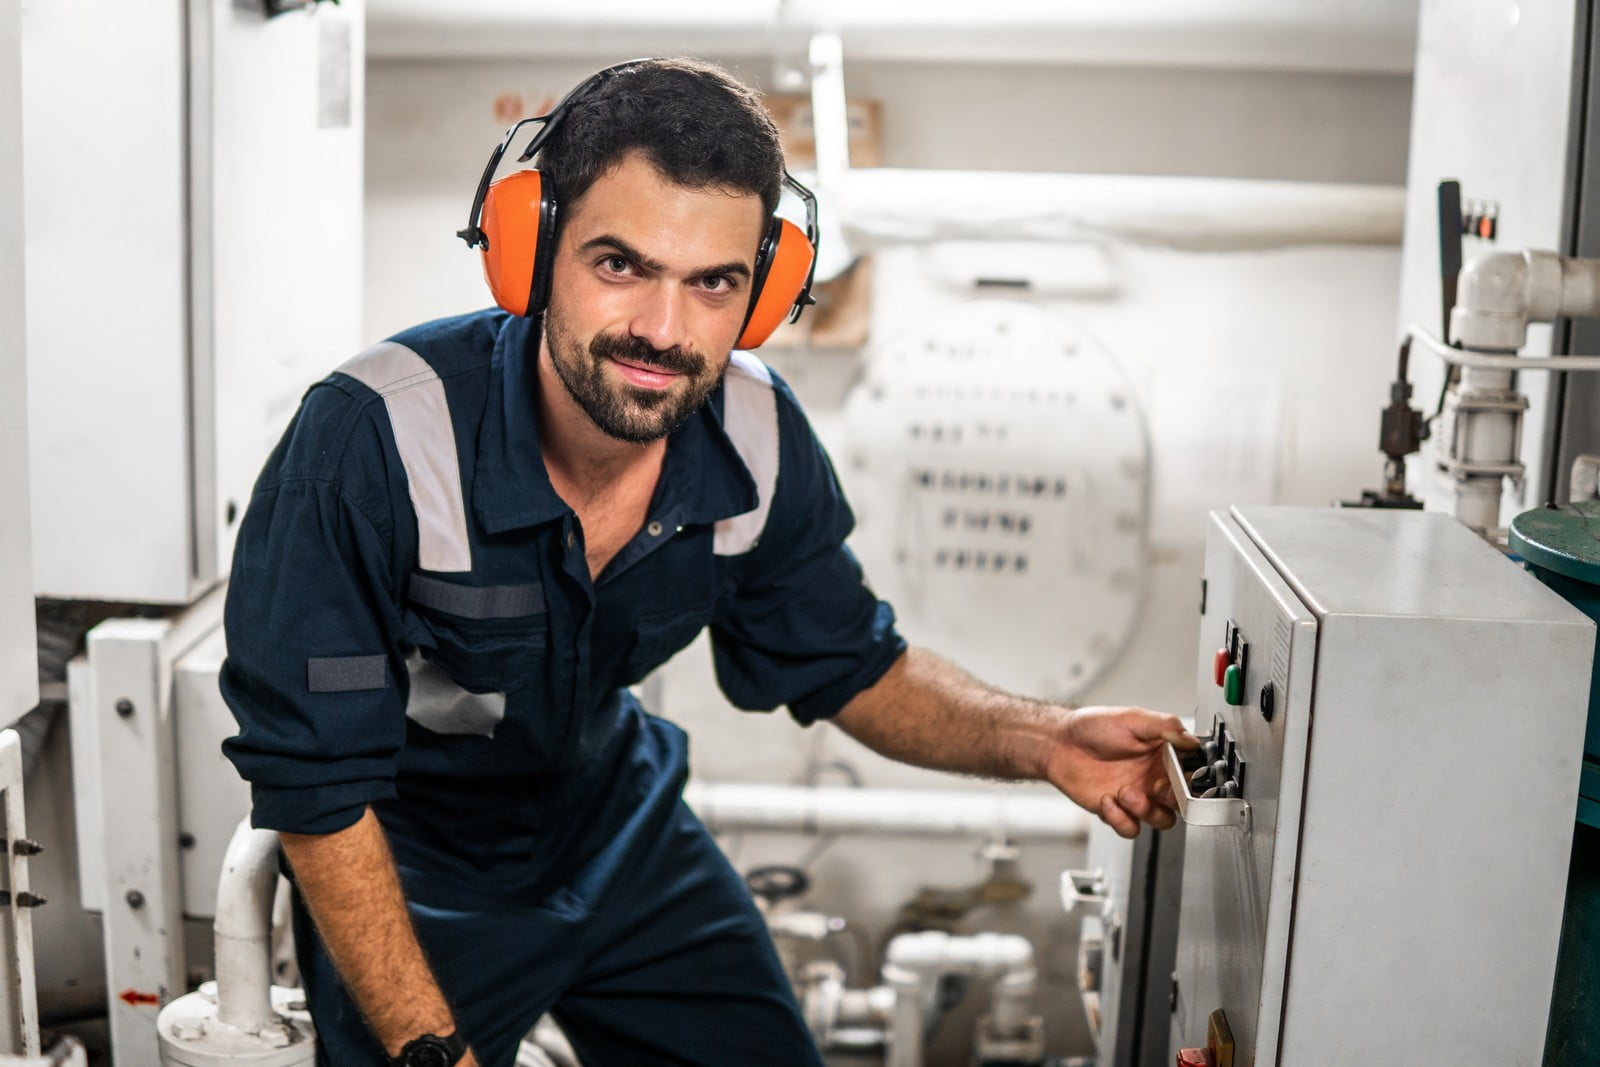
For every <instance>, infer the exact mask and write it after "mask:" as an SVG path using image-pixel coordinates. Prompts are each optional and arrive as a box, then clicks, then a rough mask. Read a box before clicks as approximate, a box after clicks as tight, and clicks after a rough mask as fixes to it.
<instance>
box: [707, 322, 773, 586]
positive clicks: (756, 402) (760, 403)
mask: <svg viewBox="0 0 1600 1067" xmlns="http://www.w3.org/2000/svg"><path fill="white" fill-rule="evenodd" d="M722 389H723V397H722V399H723V411H722V425H723V428H724V429H725V430H726V431H727V433H728V438H729V440H731V441H732V442H733V447H734V448H736V449H738V451H739V458H741V459H743V460H744V465H745V466H746V467H747V468H748V469H749V471H750V476H751V477H752V478H754V479H755V482H756V500H757V503H756V506H755V510H753V511H747V512H745V513H744V514H743V515H735V516H733V517H732V518H728V519H723V520H722V521H721V522H719V523H717V529H716V536H715V538H714V540H713V550H714V551H715V552H716V554H717V555H719V556H737V555H741V554H743V553H745V552H748V551H750V550H751V549H752V548H754V547H755V546H756V545H757V543H759V542H760V540H761V533H762V531H763V530H765V529H766V526H767V515H768V514H769V513H770V512H771V511H772V496H773V494H774V492H776V491H777V488H778V398H777V395H776V394H775V393H774V392H773V390H772V372H771V371H769V370H767V367H766V365H765V364H764V363H762V362H761V361H760V360H759V359H757V358H755V357H754V356H752V355H750V353H748V352H735V353H734V354H733V358H732V359H731V360H729V362H728V373H727V374H726V376H725V377H724V378H723V386H722Z"/></svg>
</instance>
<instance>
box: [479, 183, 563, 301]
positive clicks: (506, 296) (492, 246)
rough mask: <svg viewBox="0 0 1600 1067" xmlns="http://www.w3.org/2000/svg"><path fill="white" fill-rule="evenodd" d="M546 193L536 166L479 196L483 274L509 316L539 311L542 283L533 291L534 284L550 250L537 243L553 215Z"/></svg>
mask: <svg viewBox="0 0 1600 1067" xmlns="http://www.w3.org/2000/svg"><path fill="white" fill-rule="evenodd" d="M548 194H549V190H547V189H545V187H544V178H543V176H542V175H541V174H540V173H539V172H538V171H537V170H520V171H517V172H516V173H515V174H508V175H506V176H505V177H504V178H501V179H500V180H499V181H497V182H495V183H494V184H492V185H490V186H489V190H488V192H487V193H485V194H484V198H483V215H482V221H481V222H480V223H479V227H480V228H481V229H482V230H483V233H484V236H485V237H486V238H487V239H488V242H489V246H488V247H487V248H485V249H484V250H483V276H484V278H485V280H487V281H488V283H489V291H490V292H491V293H493V294H494V302H495V303H496V304H499V305H500V306H501V307H502V308H504V309H505V310H507V311H509V312H511V314H513V315H537V314H538V313H539V312H540V311H542V310H543V304H544V300H543V297H542V295H540V294H541V293H542V290H543V287H542V285H541V286H540V290H539V292H535V288H534V283H535V280H536V278H538V271H539V268H540V267H541V266H542V263H541V258H542V257H546V256H548V255H549V251H550V250H549V249H546V248H542V247H541V245H543V244H545V243H547V242H546V240H545V238H546V237H547V231H548V229H549V226H548V221H549V220H551V219H553V217H554V208H553V206H552V205H551V203H550V200H549V195H548ZM538 280H539V281H541V282H542V281H543V279H542V278H538Z"/></svg>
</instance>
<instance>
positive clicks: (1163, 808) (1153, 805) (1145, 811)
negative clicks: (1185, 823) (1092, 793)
mask: <svg viewBox="0 0 1600 1067" xmlns="http://www.w3.org/2000/svg"><path fill="white" fill-rule="evenodd" d="M1116 800H1117V806H1118V807H1120V808H1121V809H1122V810H1123V811H1125V812H1127V813H1128V814H1129V815H1131V816H1133V817H1134V818H1136V819H1138V820H1139V821H1141V822H1147V823H1149V824H1150V825H1151V826H1154V827H1155V828H1156V829H1157V830H1170V829H1172V828H1173V827H1174V826H1175V825H1177V822H1178V814H1177V812H1175V811H1173V810H1172V808H1171V806H1169V805H1168V804H1166V803H1163V802H1162V800H1161V799H1160V798H1159V797H1157V796H1154V795H1152V794H1149V793H1144V792H1141V791H1140V790H1138V789H1136V788H1134V787H1133V786H1131V785H1130V786H1123V787H1122V789H1121V790H1120V791H1118V793H1117V796H1116Z"/></svg>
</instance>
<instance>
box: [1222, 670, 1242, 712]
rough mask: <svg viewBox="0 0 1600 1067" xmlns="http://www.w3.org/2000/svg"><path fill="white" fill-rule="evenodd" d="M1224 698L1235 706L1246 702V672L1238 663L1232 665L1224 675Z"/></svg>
mask: <svg viewBox="0 0 1600 1067" xmlns="http://www.w3.org/2000/svg"><path fill="white" fill-rule="evenodd" d="M1222 699H1223V700H1226V701H1227V702H1228V703H1229V704H1232V705H1233V706H1234V707H1238V706H1239V705H1240V704H1243V703H1244V672H1243V671H1241V670H1240V669H1239V665H1238V664H1237V663H1235V664H1233V665H1231V666H1230V667H1229V668H1228V670H1227V673H1226V674H1224V675H1223V676H1222Z"/></svg>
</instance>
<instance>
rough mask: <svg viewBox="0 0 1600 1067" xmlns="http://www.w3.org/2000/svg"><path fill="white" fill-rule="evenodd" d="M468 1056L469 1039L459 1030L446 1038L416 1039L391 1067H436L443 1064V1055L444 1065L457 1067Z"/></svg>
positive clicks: (424, 1036) (424, 1037)
mask: <svg viewBox="0 0 1600 1067" xmlns="http://www.w3.org/2000/svg"><path fill="white" fill-rule="evenodd" d="M466 1054H467V1039H466V1038H465V1037H463V1036H462V1034H461V1031H460V1030H459V1029H457V1030H455V1031H453V1032H451V1033H450V1034H448V1035H446V1036H445V1037H440V1036H439V1035H438V1034H423V1035H422V1036H420V1037H414V1038H412V1039H411V1040H410V1041H407V1042H406V1044H405V1047H404V1048H402V1049H401V1050H400V1054H399V1055H398V1056H396V1057H394V1058H393V1059H392V1060H390V1061H389V1063H390V1065H391V1067H434V1065H435V1064H438V1063H440V1062H441V1061H440V1058H439V1057H440V1056H441V1055H442V1056H443V1063H444V1064H447V1065H448V1067H455V1065H456V1064H458V1063H460V1062H461V1058H462V1057H463V1056H465V1055H466Z"/></svg>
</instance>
